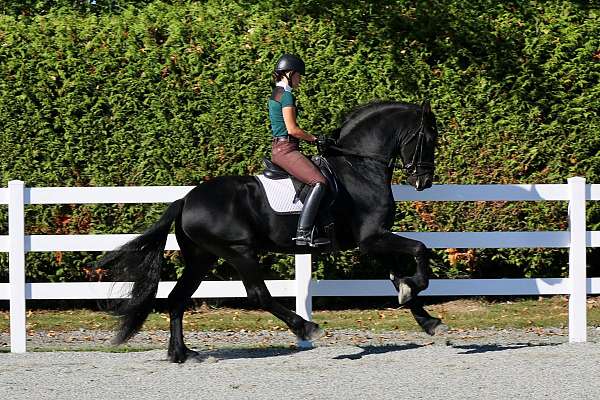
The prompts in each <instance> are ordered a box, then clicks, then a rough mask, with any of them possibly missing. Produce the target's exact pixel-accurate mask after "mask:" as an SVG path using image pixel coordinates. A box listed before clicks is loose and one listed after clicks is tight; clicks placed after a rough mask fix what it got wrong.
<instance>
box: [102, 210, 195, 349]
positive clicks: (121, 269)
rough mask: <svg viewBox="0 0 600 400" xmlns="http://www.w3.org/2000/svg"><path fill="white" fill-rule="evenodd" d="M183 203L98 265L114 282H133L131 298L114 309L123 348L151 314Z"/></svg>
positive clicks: (117, 342) (120, 302)
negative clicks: (165, 251) (171, 230)
mask: <svg viewBox="0 0 600 400" xmlns="http://www.w3.org/2000/svg"><path fill="white" fill-rule="evenodd" d="M183 202H184V200H183V199H180V200H177V201H175V202H173V203H172V204H171V205H170V206H169V208H167V211H165V213H164V214H163V215H162V217H160V219H159V220H158V222H157V223H156V224H154V225H153V226H152V227H150V228H149V229H148V230H147V231H146V232H144V233H143V234H142V235H140V236H138V237H137V238H135V239H133V240H132V241H130V242H128V243H126V244H124V245H123V246H122V247H120V248H119V249H117V250H114V251H111V252H109V253H107V254H106V255H105V256H104V257H103V258H102V259H101V260H100V262H99V263H98V266H99V267H101V268H106V269H108V271H109V273H110V276H111V277H112V278H113V281H115V282H119V281H120V282H123V281H126V282H131V281H133V282H134V284H133V287H132V289H131V292H130V296H131V298H127V299H122V300H119V301H117V302H115V303H113V304H112V305H111V309H112V311H113V312H114V313H115V314H116V315H118V316H119V317H120V326H119V330H118V332H117V334H116V336H115V338H114V339H113V342H114V343H115V344H121V343H124V342H126V341H127V340H129V339H130V338H131V337H132V336H133V335H135V334H136V333H137V332H138V331H139V330H140V329H141V327H142V325H143V324H144V321H145V320H146V318H148V314H150V312H151V311H152V307H153V303H154V299H155V297H156V292H157V290H158V282H159V281H160V269H161V266H162V264H163V260H164V255H163V253H164V250H165V245H166V243H167V235H168V234H169V230H170V228H171V224H172V223H173V221H174V220H175V219H176V218H177V216H178V215H179V214H180V213H181V210H182V208H183Z"/></svg>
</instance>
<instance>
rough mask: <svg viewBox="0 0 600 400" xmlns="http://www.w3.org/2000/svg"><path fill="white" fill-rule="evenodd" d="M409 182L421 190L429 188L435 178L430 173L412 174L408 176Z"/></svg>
mask: <svg viewBox="0 0 600 400" xmlns="http://www.w3.org/2000/svg"><path fill="white" fill-rule="evenodd" d="M407 182H408V183H409V184H410V185H411V186H413V187H414V188H415V189H416V190H417V191H419V192H420V191H422V190H425V189H429V188H430V187H431V186H432V185H433V178H432V176H431V175H430V174H424V175H411V176H409V177H408V179H407Z"/></svg>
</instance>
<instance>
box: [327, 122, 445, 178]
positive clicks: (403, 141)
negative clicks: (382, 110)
mask: <svg viewBox="0 0 600 400" xmlns="http://www.w3.org/2000/svg"><path fill="white" fill-rule="evenodd" d="M424 116H425V113H424V112H423V113H421V123H420V124H419V126H418V127H417V129H415V130H413V131H411V132H410V133H409V134H408V135H406V136H405V137H404V138H401V132H400V130H398V132H397V134H396V144H395V146H394V151H393V152H392V157H391V158H389V159H388V158H386V157H383V156H381V155H380V154H376V153H369V152H359V151H352V150H347V149H344V148H343V147H339V146H337V144H331V145H329V146H327V149H332V150H334V151H336V152H338V153H342V154H345V155H349V156H355V157H361V158H368V159H370V160H374V161H377V162H379V163H381V164H383V165H385V166H386V167H387V168H395V166H396V158H397V157H398V154H400V150H401V149H402V148H403V147H404V146H406V145H407V144H409V143H410V142H412V141H413V140H415V139H416V140H417V144H416V146H415V152H414V153H413V156H412V159H411V160H410V161H409V162H406V160H402V161H403V164H404V166H403V169H404V171H406V173H407V174H409V176H421V175H425V174H427V173H428V172H429V171H432V170H433V169H434V168H435V164H434V163H431V162H428V161H423V145H424V142H425V126H424V123H423V122H424V121H423V120H424ZM400 158H402V156H400ZM419 168H423V169H425V170H426V172H420V173H419Z"/></svg>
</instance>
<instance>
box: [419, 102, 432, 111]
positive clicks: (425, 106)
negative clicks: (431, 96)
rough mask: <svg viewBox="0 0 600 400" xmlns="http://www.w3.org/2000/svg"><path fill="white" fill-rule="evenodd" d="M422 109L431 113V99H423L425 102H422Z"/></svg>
mask: <svg viewBox="0 0 600 400" xmlns="http://www.w3.org/2000/svg"><path fill="white" fill-rule="evenodd" d="M421 109H423V113H424V114H431V103H430V102H429V100H427V99H425V100H423V104H421Z"/></svg>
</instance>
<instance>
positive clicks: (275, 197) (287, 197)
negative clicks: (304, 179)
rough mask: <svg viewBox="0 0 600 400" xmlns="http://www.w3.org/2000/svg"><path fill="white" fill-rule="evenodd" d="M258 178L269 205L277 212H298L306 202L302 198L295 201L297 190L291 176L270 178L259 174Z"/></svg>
mask: <svg viewBox="0 0 600 400" xmlns="http://www.w3.org/2000/svg"><path fill="white" fill-rule="evenodd" d="M256 179H258V181H259V182H260V183H261V184H262V187H263V189H264V190H265V193H266V194H267V199H268V200H269V205H270V206H271V208H272V209H273V211H275V212H276V213H277V214H298V213H300V211H302V207H303V206H304V204H302V202H301V201H300V200H298V201H296V202H295V203H294V197H296V190H295V189H294V184H293V183H292V180H291V179H290V178H286V179H269V178H267V177H265V176H264V175H257V176H256Z"/></svg>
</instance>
